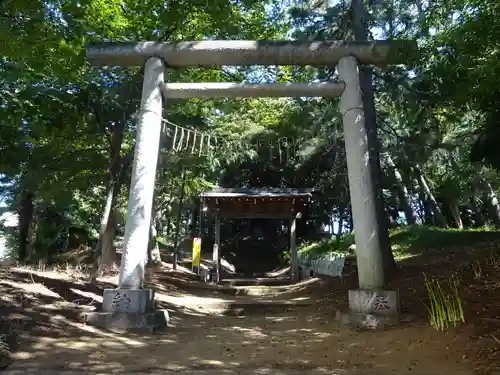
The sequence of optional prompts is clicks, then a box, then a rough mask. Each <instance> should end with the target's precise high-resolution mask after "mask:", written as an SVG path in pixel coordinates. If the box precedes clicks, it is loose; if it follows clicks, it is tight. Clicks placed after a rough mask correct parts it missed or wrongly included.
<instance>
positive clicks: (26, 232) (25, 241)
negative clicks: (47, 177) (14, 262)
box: [17, 190, 35, 262]
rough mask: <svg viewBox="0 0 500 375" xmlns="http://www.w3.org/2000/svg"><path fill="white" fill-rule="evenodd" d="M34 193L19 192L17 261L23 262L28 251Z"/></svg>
mask: <svg viewBox="0 0 500 375" xmlns="http://www.w3.org/2000/svg"><path fill="white" fill-rule="evenodd" d="M34 199H35V195H34V194H33V193H30V192H29V191H27V190H23V191H22V192H21V194H20V199H19V206H18V210H17V211H18V216H19V224H18V225H19V237H18V246H19V247H18V251H17V258H18V260H19V262H25V261H26V259H27V258H28V256H29V253H30V246H29V244H30V228H31V223H32V220H33V213H34V208H35V205H34V203H33V201H34Z"/></svg>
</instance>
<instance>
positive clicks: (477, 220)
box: [469, 189, 486, 227]
mask: <svg viewBox="0 0 500 375" xmlns="http://www.w3.org/2000/svg"><path fill="white" fill-rule="evenodd" d="M469 201H470V206H471V209H472V215H473V218H474V226H475V227H484V226H485V225H486V220H485V219H484V216H483V213H482V212H481V208H480V207H479V206H478V202H480V200H479V194H478V191H477V189H474V192H473V193H472V196H471V197H470V199H469Z"/></svg>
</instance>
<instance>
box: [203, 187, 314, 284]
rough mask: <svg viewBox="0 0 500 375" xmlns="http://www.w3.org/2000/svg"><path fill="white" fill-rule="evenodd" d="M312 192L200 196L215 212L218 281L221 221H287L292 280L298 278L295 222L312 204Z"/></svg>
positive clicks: (244, 191)
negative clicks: (229, 219) (226, 219)
mask: <svg viewBox="0 0 500 375" xmlns="http://www.w3.org/2000/svg"><path fill="white" fill-rule="evenodd" d="M311 191H312V190H311V189H244V188H232V189H224V188H217V189H214V190H211V191H208V192H206V193H203V194H202V195H201V204H202V207H204V209H206V210H209V211H212V212H214V213H215V244H214V253H213V261H214V267H215V273H216V278H217V280H219V274H220V254H221V251H220V248H221V247H220V222H221V219H224V218H231V219H288V220H289V222H290V224H289V228H290V229H289V230H290V259H291V267H290V277H291V279H292V280H293V281H297V280H298V279H299V264H298V252H297V246H296V220H297V219H298V218H300V217H301V215H302V212H303V211H304V209H305V207H307V206H308V205H309V203H310V202H311V198H312V194H311Z"/></svg>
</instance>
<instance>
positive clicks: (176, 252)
mask: <svg viewBox="0 0 500 375" xmlns="http://www.w3.org/2000/svg"><path fill="white" fill-rule="evenodd" d="M181 178H182V185H181V191H180V193H179V204H178V206H177V218H176V221H175V235H174V259H173V262H172V263H173V269H174V270H176V269H177V262H178V260H179V234H180V230H181V218H182V209H183V201H184V190H185V189H184V187H185V185H186V170H185V169H184V168H183V169H182V177H181Z"/></svg>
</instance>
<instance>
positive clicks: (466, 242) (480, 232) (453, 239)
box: [299, 225, 500, 258]
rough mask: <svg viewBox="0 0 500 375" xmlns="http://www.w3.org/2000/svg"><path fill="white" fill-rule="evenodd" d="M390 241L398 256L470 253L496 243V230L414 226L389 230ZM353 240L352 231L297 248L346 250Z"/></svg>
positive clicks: (317, 251) (318, 252)
mask: <svg viewBox="0 0 500 375" xmlns="http://www.w3.org/2000/svg"><path fill="white" fill-rule="evenodd" d="M390 241H391V247H392V249H393V252H394V254H395V256H396V257H400V258H401V257H406V256H409V255H422V254H424V255H429V254H430V255H432V254H436V253H440V252H441V253H442V252H450V251H461V250H463V249H466V250H470V251H472V252H474V251H475V246H477V247H478V248H480V247H481V246H480V245H481V244H484V243H493V244H497V243H500V231H498V230H496V229H494V228H489V227H482V228H477V229H466V230H459V229H453V228H448V229H444V228H436V227H428V226H420V225H415V226H406V227H401V228H396V229H393V230H391V231H390ZM354 243H355V241H354V233H346V234H344V235H342V236H340V237H337V238H329V239H325V240H321V241H317V242H308V243H303V244H302V245H301V246H300V248H299V251H300V252H301V253H303V254H304V255H306V254H307V255H308V256H317V255H326V254H329V253H338V252H340V253H347V252H349V247H350V246H351V245H353V244H354Z"/></svg>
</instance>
